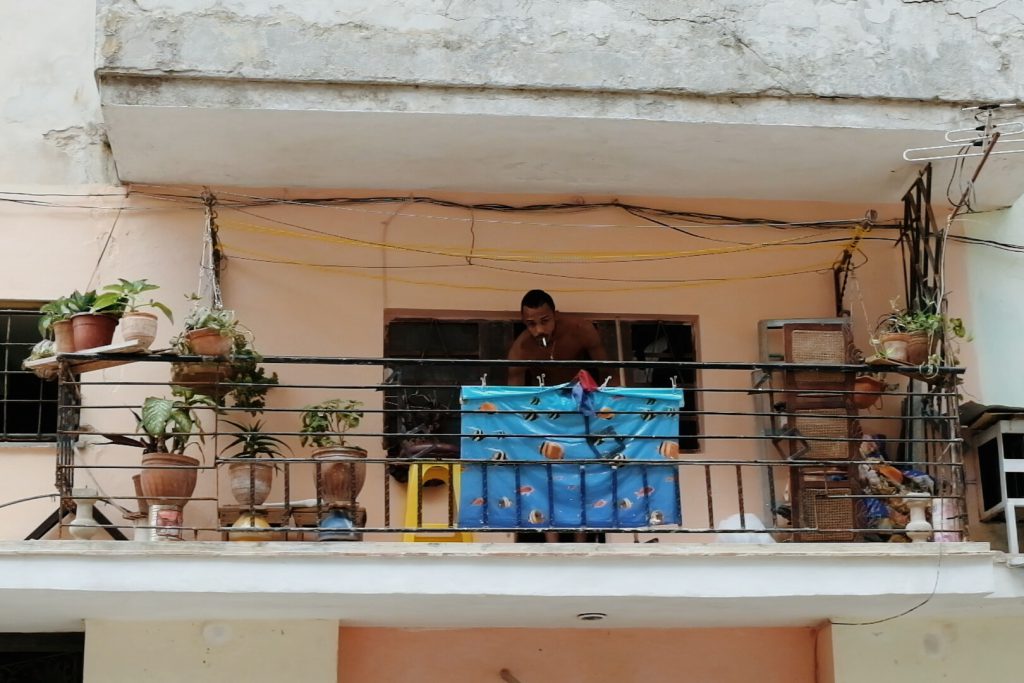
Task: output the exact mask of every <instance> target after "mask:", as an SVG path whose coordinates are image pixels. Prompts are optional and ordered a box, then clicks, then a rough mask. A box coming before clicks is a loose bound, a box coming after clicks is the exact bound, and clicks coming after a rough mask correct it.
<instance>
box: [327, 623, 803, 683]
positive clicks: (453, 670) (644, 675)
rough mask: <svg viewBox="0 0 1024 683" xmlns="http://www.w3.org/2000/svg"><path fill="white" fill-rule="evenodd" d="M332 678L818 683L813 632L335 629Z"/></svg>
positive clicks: (367, 682) (428, 682)
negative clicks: (335, 661) (510, 677)
mask: <svg viewBox="0 0 1024 683" xmlns="http://www.w3.org/2000/svg"><path fill="white" fill-rule="evenodd" d="M339 638H340V642H339V654H338V660H339V661H338V683H378V682H381V683H384V682H389V683H390V682H392V681H394V682H398V681H401V683H421V682H422V683H490V682H492V681H493V682H495V683H500V682H501V680H502V679H501V677H500V675H499V672H500V671H501V670H502V669H508V670H509V671H510V672H511V673H512V674H513V675H514V676H515V678H516V679H518V680H519V681H520V683H553V682H555V681H557V682H558V683H633V682H634V681H635V682H636V683H641V682H642V683H662V682H664V683H669V682H672V683H683V682H690V681H693V682H695V683H696V682H700V683H704V682H707V683H741V682H742V683H746V682H748V681H751V682H752V681H756V682H757V683H815V675H816V674H815V670H816V665H815V633H814V630H813V629H809V628H788V629H787V628H779V629H661V630H655V629H628V630H609V629H600V630H599V629H578V630H544V629H473V630H443V629H439V630H417V629H411V630H403V629H386V628H342V629H341V630H340V634H339Z"/></svg>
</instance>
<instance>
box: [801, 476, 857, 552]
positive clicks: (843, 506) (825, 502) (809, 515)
mask: <svg viewBox="0 0 1024 683" xmlns="http://www.w3.org/2000/svg"><path fill="white" fill-rule="evenodd" d="M849 495H850V489H849V487H846V486H829V487H827V488H825V487H814V488H809V487H804V488H802V489H801V491H800V522H801V526H803V527H814V528H817V529H825V530H832V531H819V532H807V533H802V534H799V536H800V538H799V540H800V541H803V542H808V541H831V542H844V541H852V540H853V532H852V531H849V529H853V526H854V520H853V499H852V498H834V497H828V496H849Z"/></svg>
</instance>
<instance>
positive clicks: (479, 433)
mask: <svg viewBox="0 0 1024 683" xmlns="http://www.w3.org/2000/svg"><path fill="white" fill-rule="evenodd" d="M469 431H470V434H472V436H471V437H470V438H471V439H473V441H483V440H484V439H486V438H487V435H486V434H484V430H482V429H480V428H479V427H473V428H472V429H470V430H469Z"/></svg>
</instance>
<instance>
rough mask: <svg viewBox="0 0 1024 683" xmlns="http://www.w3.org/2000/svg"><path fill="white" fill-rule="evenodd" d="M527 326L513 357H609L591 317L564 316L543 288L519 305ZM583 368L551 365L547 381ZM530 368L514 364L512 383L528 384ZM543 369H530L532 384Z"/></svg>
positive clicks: (521, 537)
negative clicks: (588, 318) (586, 318)
mask: <svg viewBox="0 0 1024 683" xmlns="http://www.w3.org/2000/svg"><path fill="white" fill-rule="evenodd" d="M519 310H520V313H521V314H522V316H523V324H524V325H526V329H525V330H523V333H522V334H520V335H519V338H518V339H516V340H515V342H513V343H512V348H511V349H509V352H508V358H509V360H586V359H588V358H589V359H590V360H608V353H607V352H606V351H605V350H604V346H603V345H602V344H601V335H599V334H598V332H597V328H595V327H594V324H593V323H592V322H590V321H589V320H584V319H583V318H578V317H575V316H569V315H563V314H561V313H559V312H558V311H556V310H555V302H554V300H553V299H552V298H551V295H550V294H548V293H547V292H544V291H541V290H539V289H533V290H530V291H529V292H527V293H526V296H524V297H523V302H522V304H520V307H519ZM579 371H580V368H577V367H571V366H565V367H550V368H545V369H544V383H545V384H547V385H549V386H550V385H554V384H563V383H565V382H569V381H571V380H572V379H574V378H575V377H576V375H577V373H579ZM527 372H528V371H527V368H523V367H511V368H509V371H508V383H509V384H510V385H513V386H524V385H525V384H526V380H527ZM538 372H540V370H539V369H536V370H533V369H531V370H529V374H530V380H531V384H536V382H535V381H534V376H535V375H536V374H537V373H538ZM604 541H605V539H604V534H601V533H587V532H582V531H581V532H567V533H558V532H552V531H547V532H530V531H526V532H519V533H517V534H516V543H604Z"/></svg>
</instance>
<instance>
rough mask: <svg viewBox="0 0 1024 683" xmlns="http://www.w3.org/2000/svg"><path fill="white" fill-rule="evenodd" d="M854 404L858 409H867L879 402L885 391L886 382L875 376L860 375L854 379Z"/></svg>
mask: <svg viewBox="0 0 1024 683" xmlns="http://www.w3.org/2000/svg"><path fill="white" fill-rule="evenodd" d="M853 389H854V391H855V392H857V393H855V394H853V405H854V407H855V408H857V409H858V410H867V409H868V408H870V407H871V406H873V405H875V404H876V403H878V399H880V398H882V393H883V392H884V391H885V383H884V382H882V381H881V380H877V379H875V378H874V377H858V378H857V379H855V380H854V381H853Z"/></svg>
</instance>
